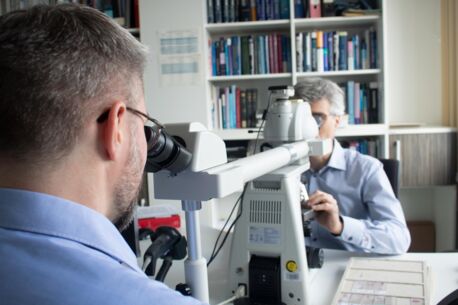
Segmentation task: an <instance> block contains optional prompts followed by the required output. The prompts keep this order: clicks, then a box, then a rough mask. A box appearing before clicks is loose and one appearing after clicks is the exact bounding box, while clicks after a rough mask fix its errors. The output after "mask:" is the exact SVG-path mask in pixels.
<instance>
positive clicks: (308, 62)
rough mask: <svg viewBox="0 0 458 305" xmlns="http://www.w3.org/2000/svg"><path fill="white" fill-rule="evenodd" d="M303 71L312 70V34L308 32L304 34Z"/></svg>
mask: <svg viewBox="0 0 458 305" xmlns="http://www.w3.org/2000/svg"><path fill="white" fill-rule="evenodd" d="M305 49H306V50H307V51H306V55H305V72H311V71H312V35H311V34H310V33H309V32H308V33H306V34H305Z"/></svg>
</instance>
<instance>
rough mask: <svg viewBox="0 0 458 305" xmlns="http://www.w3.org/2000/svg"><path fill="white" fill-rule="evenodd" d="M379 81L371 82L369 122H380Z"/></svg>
mask: <svg viewBox="0 0 458 305" xmlns="http://www.w3.org/2000/svg"><path fill="white" fill-rule="evenodd" d="M378 105H379V100H378V83H377V82H370V83H369V105H368V121H369V123H370V124H371V123H373V124H376V123H378V112H379V111H378Z"/></svg>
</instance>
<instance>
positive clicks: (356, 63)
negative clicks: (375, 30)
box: [352, 35, 361, 70]
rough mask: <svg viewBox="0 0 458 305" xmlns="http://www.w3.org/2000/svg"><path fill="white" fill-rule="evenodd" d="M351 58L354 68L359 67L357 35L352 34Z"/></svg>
mask: <svg viewBox="0 0 458 305" xmlns="http://www.w3.org/2000/svg"><path fill="white" fill-rule="evenodd" d="M352 39H353V60H354V67H355V70H357V69H361V60H360V51H359V50H360V46H359V35H355V36H353V38H352Z"/></svg>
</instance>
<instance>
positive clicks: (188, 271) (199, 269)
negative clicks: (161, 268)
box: [181, 200, 210, 304]
mask: <svg viewBox="0 0 458 305" xmlns="http://www.w3.org/2000/svg"><path fill="white" fill-rule="evenodd" d="M181 207H182V209H183V211H185V217H186V235H187V238H188V258H187V259H186V261H185V262H184V268H185V269H184V272H185V279H186V283H187V284H188V285H189V287H191V290H192V296H193V297H195V298H196V299H198V300H200V301H202V302H204V303H207V304H209V303H210V298H209V295H208V274H207V260H206V259H205V258H204V257H203V256H202V246H201V243H200V222H199V214H198V211H199V210H200V209H202V203H201V202H200V201H194V200H183V201H181Z"/></svg>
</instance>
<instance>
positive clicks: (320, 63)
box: [316, 31, 324, 72]
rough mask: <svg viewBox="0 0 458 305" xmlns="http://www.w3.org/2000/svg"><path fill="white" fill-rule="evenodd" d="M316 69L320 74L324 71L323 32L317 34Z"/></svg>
mask: <svg viewBox="0 0 458 305" xmlns="http://www.w3.org/2000/svg"><path fill="white" fill-rule="evenodd" d="M316 59H317V63H316V67H317V71H318V72H323V71H324V54H323V32H322V31H318V32H317V33H316Z"/></svg>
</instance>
